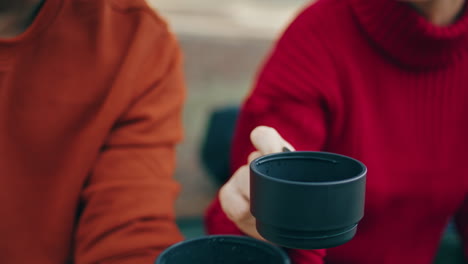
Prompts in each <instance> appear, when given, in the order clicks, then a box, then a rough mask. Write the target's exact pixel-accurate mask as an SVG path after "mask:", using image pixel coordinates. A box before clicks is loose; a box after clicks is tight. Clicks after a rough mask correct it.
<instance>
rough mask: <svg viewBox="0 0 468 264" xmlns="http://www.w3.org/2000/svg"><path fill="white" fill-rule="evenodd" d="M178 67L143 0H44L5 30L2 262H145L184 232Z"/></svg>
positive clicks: (1, 61)
mask: <svg viewBox="0 0 468 264" xmlns="http://www.w3.org/2000/svg"><path fill="white" fill-rule="evenodd" d="M181 64H182V63H181V54H180V50H179V48H178V45H177V43H176V40H175V38H174V36H173V35H172V34H171V33H170V32H169V30H168V27H167V25H166V23H165V22H164V21H163V20H162V19H161V18H159V17H158V16H157V15H155V14H154V12H153V11H152V9H151V8H150V7H149V6H147V4H146V3H145V1H144V0H90V1H88V0H85V1H83V0H72V1H69V0H46V1H45V2H44V5H43V7H42V9H41V10H40V13H39V15H38V16H37V17H36V19H35V20H34V22H33V24H32V25H31V26H30V27H29V28H28V30H27V31H26V32H25V33H23V34H21V35H20V36H18V37H15V38H12V39H0V263H1V264H28V263H31V264H32V263H34V264H68V263H74V264H91V263H93V264H97V263H99V264H124V263H129V264H130V263H131V264H146V263H153V262H154V260H155V258H156V257H157V255H158V254H159V253H161V252H162V251H163V250H164V249H165V248H167V247H168V246H170V245H172V244H174V243H176V242H178V241H180V240H182V236H181V234H180V232H179V230H178V228H177V226H176V224H175V213H174V202H175V199H176V196H177V193H178V192H179V186H178V184H177V183H176V182H175V181H174V180H173V179H172V174H173V171H174V168H175V144H176V143H177V142H178V141H180V139H181V137H182V126H181V123H182V122H181V111H182V109H181V108H182V107H181V106H182V102H183V98H184V83H183V76H182V72H181V68H182V65H181Z"/></svg>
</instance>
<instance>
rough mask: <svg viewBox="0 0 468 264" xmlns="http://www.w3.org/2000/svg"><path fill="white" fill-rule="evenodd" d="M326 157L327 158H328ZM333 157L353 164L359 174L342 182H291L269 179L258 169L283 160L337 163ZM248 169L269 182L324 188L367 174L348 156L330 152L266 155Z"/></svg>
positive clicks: (360, 165)
mask: <svg viewBox="0 0 468 264" xmlns="http://www.w3.org/2000/svg"><path fill="white" fill-rule="evenodd" d="M317 155H320V156H325V157H319V156H317ZM326 156H329V158H328V157H326ZM335 157H339V158H342V159H346V160H350V161H352V162H354V163H355V164H357V165H358V166H359V167H360V168H361V170H360V173H358V174H357V175H355V176H353V177H349V178H347V179H343V180H333V181H321V182H302V181H291V180H285V179H278V178H275V177H271V176H268V175H266V174H265V173H263V172H261V170H260V169H259V166H261V165H262V164H263V163H266V162H270V161H275V160H285V159H294V160H298V159H305V160H307V159H315V160H323V161H328V162H333V163H338V161H336V160H333V158H335ZM250 169H251V170H252V171H255V173H256V174H257V176H261V177H264V178H266V179H268V180H271V181H276V182H282V183H286V184H293V185H295V184H297V185H309V186H310V185H311V186H324V185H326V186H330V185H339V184H346V183H349V182H352V181H356V180H359V179H360V178H362V177H365V176H366V174H367V167H366V166H365V165H364V164H363V163H362V162H360V161H359V160H357V159H354V158H351V157H349V156H345V155H341V154H336V153H331V152H323V151H293V152H280V153H273V154H268V155H265V156H262V157H259V158H257V159H255V160H253V161H252V162H251V163H250Z"/></svg>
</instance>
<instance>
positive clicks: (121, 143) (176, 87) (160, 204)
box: [74, 32, 185, 264]
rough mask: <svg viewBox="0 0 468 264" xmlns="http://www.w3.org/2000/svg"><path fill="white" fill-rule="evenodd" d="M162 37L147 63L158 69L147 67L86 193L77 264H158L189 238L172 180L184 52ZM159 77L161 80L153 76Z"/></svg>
mask: <svg viewBox="0 0 468 264" xmlns="http://www.w3.org/2000/svg"><path fill="white" fill-rule="evenodd" d="M158 39H159V41H158V43H155V46H153V48H154V49H152V51H149V54H148V56H147V57H146V59H148V60H152V61H154V62H155V63H152V65H146V66H147V67H143V68H141V69H140V71H142V72H144V73H143V74H141V75H140V78H138V79H139V80H138V82H137V83H135V87H132V89H134V91H135V93H134V97H133V100H132V103H131V104H130V105H129V106H128V108H127V110H126V111H125V113H123V114H122V115H121V117H120V118H119V120H118V121H117V122H116V123H115V125H114V127H113V128H112V130H111V131H110V132H109V135H108V138H107V140H106V143H105V145H104V146H103V148H102V150H101V153H100V155H99V157H98V159H97V161H96V163H95V165H94V168H93V170H92V172H91V175H90V176H89V179H88V181H87V182H86V185H85V186H84V189H83V191H82V195H81V200H82V201H81V204H82V210H81V215H80V217H79V222H78V227H77V231H76V237H75V245H74V246H75V256H74V263H76V264H90V263H102V264H127V263H129V264H130V263H132V264H147V263H153V262H154V260H155V258H156V257H157V255H158V254H159V253H161V251H163V250H164V249H165V248H167V247H168V246H170V245H172V244H173V243H175V242H178V241H180V240H181V239H182V236H181V234H180V232H179V230H178V228H177V226H176V223H175V214H174V202H175V199H176V195H177V193H178V191H179V186H178V184H176V183H175V181H174V180H173V178H172V175H173V172H174V168H175V145H176V143H177V142H179V141H180V139H181V137H182V126H181V110H182V104H183V100H184V97H185V91H184V83H183V76H182V75H183V74H182V69H181V68H182V65H181V64H182V63H181V54H180V51H179V48H178V46H177V44H176V41H175V39H174V38H173V37H172V35H170V34H169V33H168V32H164V33H163V34H162V35H161V37H160V38H158ZM153 53H157V54H153ZM153 59H154V60H153ZM157 69H159V70H157ZM161 69H162V70H161ZM156 71H158V72H159V73H158V74H159V75H160V76H159V77H155V76H154V74H151V73H154V72H156ZM148 72H151V73H148ZM143 79H144V80H143ZM142 84H144V85H142ZM147 84H148V85H147Z"/></svg>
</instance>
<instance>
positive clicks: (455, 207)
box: [206, 0, 468, 264]
mask: <svg viewBox="0 0 468 264" xmlns="http://www.w3.org/2000/svg"><path fill="white" fill-rule="evenodd" d="M467 33H468V16H467V15H466V12H464V14H463V15H462V16H461V17H460V19H459V20H458V22H456V23H455V24H454V25H452V26H448V27H444V28H441V27H436V26H434V25H432V24H430V23H429V22H428V21H426V20H425V19H424V18H422V17H421V16H420V15H419V14H418V13H416V11H415V10H414V9H413V8H411V7H410V6H409V5H407V4H405V3H402V2H399V1H394V0H322V1H319V2H318V3H316V4H314V5H312V6H310V7H308V8H307V9H305V10H304V12H302V13H301V14H300V15H299V17H298V18H297V19H296V20H295V21H294V22H293V23H292V24H291V26H290V27H289V28H288V29H287V30H286V32H285V33H284V35H283V36H282V38H281V39H280V40H279V41H278V43H277V44H276V46H275V48H274V49H273V51H272V54H271V55H270V57H269V58H268V60H267V61H266V63H265V65H264V67H263V70H262V71H261V73H260V75H259V77H258V81H257V84H256V87H255V89H254V90H253V91H252V93H251V94H250V95H249V96H248V99H247V100H246V102H245V104H244V105H243V108H242V113H241V116H240V120H239V123H238V126H237V130H236V134H235V140H234V144H233V146H234V149H233V152H232V154H233V160H232V165H233V166H232V168H233V170H235V169H236V168H238V167H239V166H241V165H243V164H245V162H246V160H247V156H248V154H249V153H250V152H251V151H253V146H252V145H251V144H250V142H249V133H250V131H251V130H252V129H253V128H254V127H256V126H258V125H268V126H272V127H275V128H276V129H277V130H278V131H279V132H280V133H281V134H282V135H283V136H284V137H285V139H287V140H288V141H290V142H291V143H292V144H293V145H294V146H295V147H296V148H297V149H298V150H324V151H330V152H337V153H341V154H345V155H349V156H352V157H354V158H357V159H359V160H361V161H363V162H364V163H365V164H366V165H367V166H368V169H369V174H368V182H367V193H366V211H365V217H364V219H363V220H362V222H361V223H360V225H359V228H358V234H357V235H356V237H355V238H354V239H353V240H352V241H351V242H349V243H347V244H345V245H342V246H339V247H336V248H332V249H328V250H315V251H304V250H291V251H290V255H291V257H292V258H293V259H294V261H295V263H300V264H302V263H303V264H306V263H307V264H318V263H324V262H326V263H331V264H338V263H346V264H376V263H379V264H381V263H383V264H385V263H389V264H395V263H398V264H429V263H432V260H433V258H434V256H435V253H436V251H437V248H438V246H439V241H440V238H441V234H442V233H443V231H444V229H445V227H446V225H447V223H448V221H449V219H451V218H452V217H453V216H456V221H457V223H458V227H459V229H460V232H461V234H462V237H463V238H464V241H467V240H468V166H467V165H466V163H467V162H466V158H467V157H468V140H467V135H468V107H467V104H466V101H467V98H468V50H467V47H468V41H467ZM304 202H305V203H306V202H307V201H304ZM317 217H320V215H317ZM206 226H207V229H208V231H209V232H210V233H236V234H241V232H240V231H239V230H238V229H237V228H236V227H235V225H234V224H233V223H232V222H230V221H229V220H227V218H226V216H225V215H224V213H223V212H222V210H221V208H220V206H219V201H218V200H215V201H214V202H213V204H212V205H211V207H210V208H209V209H208V211H207V215H206ZM465 252H466V253H467V254H468V246H467V244H466V243H465ZM324 255H326V256H325V257H323V256H324Z"/></svg>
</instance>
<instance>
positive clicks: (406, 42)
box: [350, 0, 468, 68]
mask: <svg viewBox="0 0 468 264" xmlns="http://www.w3.org/2000/svg"><path fill="white" fill-rule="evenodd" d="M350 1H351V5H352V7H353V10H354V12H355V14H356V16H357V19H358V20H359V23H360V24H361V26H362V28H363V29H364V30H365V31H366V32H367V34H369V36H370V38H371V39H373V40H374V41H375V42H376V44H377V45H378V46H380V47H381V48H382V49H383V50H385V52H387V53H388V54H389V55H390V56H391V57H392V58H393V59H395V60H397V61H398V62H400V63H403V64H405V65H408V66H411V67H418V68H419V67H423V68H435V67H436V68H438V67H443V66H445V65H447V64H451V63H453V62H454V61H456V60H457V59H458V58H460V57H461V54H462V53H463V52H466V51H468V12H467V11H466V8H465V9H464V10H463V13H462V14H461V16H460V17H459V19H458V20H457V21H456V22H455V23H454V24H452V25H449V26H444V27H442V26H436V25H434V24H432V23H431V22H430V21H428V20H426V19H425V18H424V17H423V16H422V15H420V14H419V13H418V12H417V11H416V10H415V9H414V8H413V7H411V6H410V5H409V4H407V3H403V2H400V1H397V0H350Z"/></svg>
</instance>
